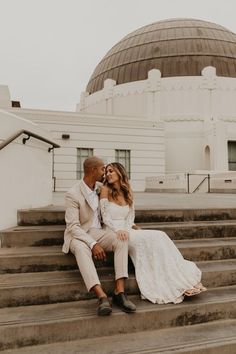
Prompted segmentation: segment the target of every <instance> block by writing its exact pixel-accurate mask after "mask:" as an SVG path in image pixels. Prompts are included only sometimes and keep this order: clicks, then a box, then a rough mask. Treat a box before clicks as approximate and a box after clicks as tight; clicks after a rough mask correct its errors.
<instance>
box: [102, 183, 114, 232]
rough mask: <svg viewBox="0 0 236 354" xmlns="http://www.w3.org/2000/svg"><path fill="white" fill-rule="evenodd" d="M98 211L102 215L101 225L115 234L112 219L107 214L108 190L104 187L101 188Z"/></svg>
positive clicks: (108, 213)
mask: <svg viewBox="0 0 236 354" xmlns="http://www.w3.org/2000/svg"><path fill="white" fill-rule="evenodd" d="M100 210H101V215H102V221H103V223H104V224H105V225H106V226H108V227H109V228H110V229H111V230H113V231H114V232H116V231H117V230H116V228H115V226H114V223H113V220H112V217H111V215H110V212H109V203H108V188H107V187H106V186H103V187H101V191H100Z"/></svg>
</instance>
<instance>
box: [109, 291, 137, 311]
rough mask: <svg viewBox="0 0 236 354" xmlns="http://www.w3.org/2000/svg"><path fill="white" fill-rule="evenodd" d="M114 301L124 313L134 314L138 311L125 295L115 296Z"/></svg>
mask: <svg viewBox="0 0 236 354" xmlns="http://www.w3.org/2000/svg"><path fill="white" fill-rule="evenodd" d="M112 301H113V303H114V304H116V305H117V306H119V307H120V308H121V310H122V311H124V312H128V313H132V312H135V311H136V306H135V305H134V304H133V303H132V302H131V301H130V300H129V299H128V298H127V296H126V294H125V293H119V294H117V295H116V294H114V295H113V297H112Z"/></svg>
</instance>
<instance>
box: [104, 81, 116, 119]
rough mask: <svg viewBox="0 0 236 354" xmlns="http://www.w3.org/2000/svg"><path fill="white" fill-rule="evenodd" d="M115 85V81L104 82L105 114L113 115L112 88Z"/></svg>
mask: <svg viewBox="0 0 236 354" xmlns="http://www.w3.org/2000/svg"><path fill="white" fill-rule="evenodd" d="M115 85H116V81H115V80H112V79H107V80H105V81H104V98H105V101H106V114H107V115H110V114H112V113H113V102H112V99H113V88H114V86H115Z"/></svg>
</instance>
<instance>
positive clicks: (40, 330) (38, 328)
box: [0, 286, 236, 350]
mask: <svg viewBox="0 0 236 354" xmlns="http://www.w3.org/2000/svg"><path fill="white" fill-rule="evenodd" d="M130 298H131V300H132V301H133V302H134V303H135V304H136V305H137V312H136V313H135V314H126V313H124V312H122V311H120V309H117V308H116V307H115V306H114V308H113V314H112V315H111V316H108V317H106V318H104V317H103V318H101V317H98V316H97V315H96V302H97V301H96V300H86V301H75V302H67V303H57V304H48V305H35V306H26V307H23V308H22V307H14V308H4V309H0V350H4V349H10V348H17V347H23V346H30V345H39V344H46V343H55V342H64V341H71V340H75V339H76V340H79V339H85V338H95V337H101V336H104V335H105V336H111V335H115V334H117V333H120V334H122V333H124V334H126V333H134V332H140V331H149V330H159V329H163V328H168V327H177V326H186V325H193V324H199V323H203V322H209V321H216V320H226V319H233V318H235V316H236V286H231V287H224V288H218V289H214V290H211V291H207V292H204V293H202V294H200V295H199V296H195V297H193V298H191V299H187V301H184V302H183V303H181V304H178V305H172V304H169V305H155V304H151V303H149V302H147V301H142V300H140V299H139V297H137V296H134V297H132V296H131V297H130Z"/></svg>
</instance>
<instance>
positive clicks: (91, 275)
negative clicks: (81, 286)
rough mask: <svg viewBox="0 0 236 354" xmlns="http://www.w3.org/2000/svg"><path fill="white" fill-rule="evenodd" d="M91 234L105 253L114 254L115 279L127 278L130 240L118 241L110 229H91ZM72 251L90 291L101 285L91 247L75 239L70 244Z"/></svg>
mask: <svg viewBox="0 0 236 354" xmlns="http://www.w3.org/2000/svg"><path fill="white" fill-rule="evenodd" d="M89 234H90V235H91V236H92V237H93V238H94V241H97V242H98V243H99V245H100V246H101V247H102V248H103V249H104V250H105V251H113V252H114V268H115V279H116V280H117V279H120V278H127V277H128V240H127V241H121V240H118V239H117V236H116V234H115V233H114V232H113V231H112V230H109V229H90V230H89ZM70 250H71V252H72V253H73V254H74V255H75V258H76V261H77V264H78V267H79V270H80V273H81V275H82V277H83V279H84V282H85V285H86V287H87V289H88V291H89V290H90V289H91V288H92V287H93V286H94V285H96V284H101V283H100V281H99V278H98V274H97V270H96V268H95V265H94V262H93V259H92V251H91V249H90V248H89V246H88V245H87V244H86V243H84V242H82V241H80V240H78V239H73V240H72V241H71V243H70Z"/></svg>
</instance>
